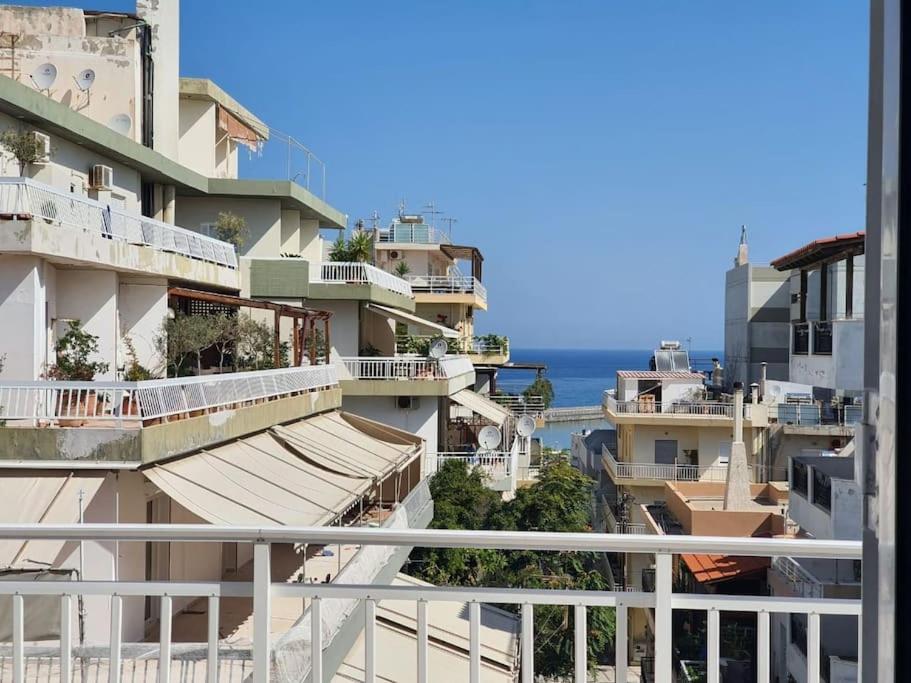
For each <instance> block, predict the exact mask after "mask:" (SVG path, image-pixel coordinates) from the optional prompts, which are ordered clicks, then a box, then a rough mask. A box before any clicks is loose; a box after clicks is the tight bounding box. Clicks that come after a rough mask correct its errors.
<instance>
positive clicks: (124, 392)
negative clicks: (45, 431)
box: [0, 365, 338, 426]
mask: <svg viewBox="0 0 911 683" xmlns="http://www.w3.org/2000/svg"><path fill="white" fill-rule="evenodd" d="M336 385H338V377H337V373H336V368H335V366H334V365H316V366H309V367H296V368H279V369H276V370H259V371H256V372H232V373H226V374H223V375H204V376H201V377H175V378H171V379H153V380H148V381H144V382H57V381H46V380H40V381H34V382H15V381H13V382H0V419H2V420H5V421H7V424H9V422H10V421H12V420H28V421H29V422H30V424H35V423H40V424H43V423H48V424H59V425H62V426H69V425H72V426H79V425H78V424H76V423H81V422H92V423H116V424H120V423H125V422H135V423H140V424H141V423H142V422H143V421H145V420H152V419H156V418H167V417H170V416H174V415H181V414H191V413H195V412H197V411H213V410H219V409H222V408H226V407H232V406H240V405H243V404H245V403H250V402H254V401H257V400H262V399H269V398H275V397H281V396H289V395H293V394H297V393H301V392H306V391H313V390H317V389H324V388H328V387H331V386H336Z"/></svg>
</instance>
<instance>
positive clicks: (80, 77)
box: [73, 69, 95, 92]
mask: <svg viewBox="0 0 911 683" xmlns="http://www.w3.org/2000/svg"><path fill="white" fill-rule="evenodd" d="M73 80H75V81H76V87H77V88H79V89H80V90H81V91H82V92H86V91H87V90H89V89H90V88H91V87H92V85H93V84H94V83H95V70H94V69H83V70H82V71H80V72H79V73H78V74H76V75H75V76H73Z"/></svg>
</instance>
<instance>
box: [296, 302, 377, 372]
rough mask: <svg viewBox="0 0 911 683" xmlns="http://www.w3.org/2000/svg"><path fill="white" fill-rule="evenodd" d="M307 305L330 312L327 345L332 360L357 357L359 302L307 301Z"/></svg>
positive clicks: (358, 349)
mask: <svg viewBox="0 0 911 683" xmlns="http://www.w3.org/2000/svg"><path fill="white" fill-rule="evenodd" d="M307 305H308V306H312V307H313V308H317V309H320V310H324V311H332V318H331V319H330V321H329V325H330V328H329V329H330V337H331V338H330V340H329V343H330V344H331V346H332V349H331V355H332V358H338V357H345V356H357V355H359V351H360V348H359V346H358V338H359V334H360V303H359V302H357V301H329V300H308V301H307ZM371 317H375V316H371Z"/></svg>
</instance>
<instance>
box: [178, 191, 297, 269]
mask: <svg viewBox="0 0 911 683" xmlns="http://www.w3.org/2000/svg"><path fill="white" fill-rule="evenodd" d="M222 211H226V212H227V211H230V212H232V213H235V214H237V215H239V216H243V218H244V219H245V220H246V221H247V230H248V234H247V239H246V241H245V242H244V244H243V246H242V247H241V248H240V249H238V250H237V253H238V254H239V255H240V256H251V257H256V256H262V257H266V258H268V257H274V256H278V255H279V254H280V253H281V252H282V251H283V249H282V226H281V218H282V209H281V201H280V200H278V199H237V198H232V197H180V198H179V199H178V200H177V210H176V223H177V225H180V226H181V227H184V228H187V229H189V230H197V231H200V232H206V230H204V229H201V226H203V225H204V224H209V223H215V221H216V220H217V219H218V214H219V212H222Z"/></svg>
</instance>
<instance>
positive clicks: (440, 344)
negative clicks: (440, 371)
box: [428, 337, 449, 360]
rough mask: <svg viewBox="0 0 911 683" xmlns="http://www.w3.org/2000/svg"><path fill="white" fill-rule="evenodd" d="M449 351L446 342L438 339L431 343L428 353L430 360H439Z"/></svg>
mask: <svg viewBox="0 0 911 683" xmlns="http://www.w3.org/2000/svg"><path fill="white" fill-rule="evenodd" d="M448 351H449V344H447V343H446V340H445V339H443V338H442V337H440V338H439V339H434V340H433V343H432V344H431V345H430V350H429V351H428V353H429V354H430V357H431V358H436V359H437V360H440V358H442V357H443V356H445V355H446V353H447V352H448Z"/></svg>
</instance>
